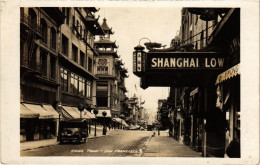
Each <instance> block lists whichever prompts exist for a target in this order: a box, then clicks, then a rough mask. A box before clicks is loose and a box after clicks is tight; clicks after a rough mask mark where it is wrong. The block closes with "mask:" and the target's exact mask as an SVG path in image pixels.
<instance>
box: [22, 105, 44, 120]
mask: <svg viewBox="0 0 260 165" xmlns="http://www.w3.org/2000/svg"><path fill="white" fill-rule="evenodd" d="M39 116H40V114H39V113H35V112H33V111H31V110H29V109H28V108H26V107H25V106H24V105H23V104H20V118H39Z"/></svg>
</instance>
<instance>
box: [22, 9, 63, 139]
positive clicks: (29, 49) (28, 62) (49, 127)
mask: <svg viewBox="0 0 260 165" xmlns="http://www.w3.org/2000/svg"><path fill="white" fill-rule="evenodd" d="M63 22H64V15H63V14H62V13H61V11H60V10H59V8H35V7H34V8H21V9H20V27H21V29H20V101H21V105H20V117H21V118H20V130H21V131H20V141H25V140H26V141H29V140H39V139H47V138H51V137H53V136H55V135H57V132H56V126H57V122H58V119H57V118H59V115H58V113H57V112H56V111H55V110H54V108H53V106H52V105H53V104H54V103H55V102H56V101H57V100H58V99H59V94H58V86H59V74H58V73H59V72H58V70H59V67H58V51H59V47H58V46H59V44H58V43H59V39H58V38H59V37H58V36H59V32H60V29H61V27H60V26H61V24H63Z"/></svg>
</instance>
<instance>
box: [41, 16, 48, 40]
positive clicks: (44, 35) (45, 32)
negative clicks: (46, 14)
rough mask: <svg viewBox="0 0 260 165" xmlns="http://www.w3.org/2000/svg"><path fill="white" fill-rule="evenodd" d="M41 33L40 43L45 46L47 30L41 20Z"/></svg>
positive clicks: (43, 21) (45, 24) (44, 22)
mask: <svg viewBox="0 0 260 165" xmlns="http://www.w3.org/2000/svg"><path fill="white" fill-rule="evenodd" d="M41 33H42V35H43V40H42V42H43V43H45V44H47V39H48V29H47V23H46V21H45V20H44V19H41Z"/></svg>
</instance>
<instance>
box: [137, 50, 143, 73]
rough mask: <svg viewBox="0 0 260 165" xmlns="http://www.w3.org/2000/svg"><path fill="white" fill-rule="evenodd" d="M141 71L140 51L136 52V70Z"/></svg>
mask: <svg viewBox="0 0 260 165" xmlns="http://www.w3.org/2000/svg"><path fill="white" fill-rule="evenodd" d="M141 71H142V53H141V52H137V72H141Z"/></svg>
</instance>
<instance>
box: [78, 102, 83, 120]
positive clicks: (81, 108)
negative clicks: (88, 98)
mask: <svg viewBox="0 0 260 165" xmlns="http://www.w3.org/2000/svg"><path fill="white" fill-rule="evenodd" d="M78 110H79V111H80V118H82V111H83V110H84V105H83V104H79V105H78Z"/></svg>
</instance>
